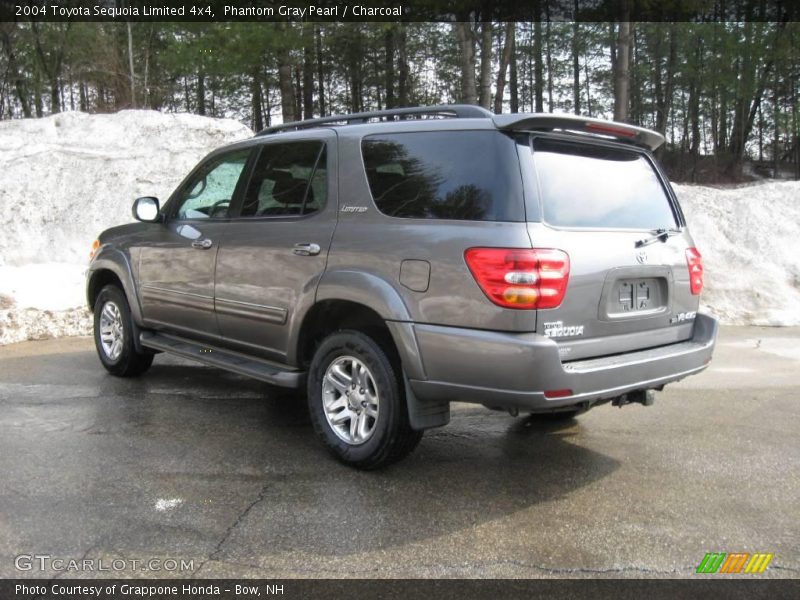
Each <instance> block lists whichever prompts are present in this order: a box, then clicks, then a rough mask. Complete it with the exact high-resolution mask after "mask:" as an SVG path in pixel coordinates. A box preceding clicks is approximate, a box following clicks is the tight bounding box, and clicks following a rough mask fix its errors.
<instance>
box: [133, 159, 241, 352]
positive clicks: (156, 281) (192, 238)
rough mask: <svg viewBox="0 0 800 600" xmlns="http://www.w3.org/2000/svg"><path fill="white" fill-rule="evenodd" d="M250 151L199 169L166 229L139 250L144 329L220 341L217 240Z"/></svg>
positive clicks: (212, 161)
mask: <svg viewBox="0 0 800 600" xmlns="http://www.w3.org/2000/svg"><path fill="white" fill-rule="evenodd" d="M249 154H250V149H244V150H236V151H233V152H230V153H226V154H222V155H217V156H215V157H214V158H212V159H210V160H209V161H207V162H206V163H204V164H203V165H200V167H198V169H196V171H195V173H193V174H192V175H191V176H190V177H189V179H187V181H186V182H185V183H184V184H183V185H182V186H181V188H180V189H179V190H178V192H177V193H176V194H177V195H176V197H175V198H174V199H173V200H172V201H171V202H170V203H169V205H168V206H167V207H165V210H166V211H167V221H166V224H165V225H158V226H157V229H156V228H154V230H153V233H152V235H151V236H149V237H148V239H147V242H146V243H145V244H143V245H142V246H141V247H140V249H139V282H140V285H139V294H140V300H141V305H142V313H143V316H144V322H145V325H146V326H148V327H152V328H155V329H167V330H174V331H176V332H178V333H182V334H184V335H189V336H191V337H200V338H211V339H213V338H217V337H219V329H218V327H217V322H216V318H215V316H214V268H215V263H216V259H217V253H218V252H219V241H220V239H221V237H222V236H223V234H224V232H225V229H226V227H227V226H228V217H229V210H230V208H231V203H232V202H233V201H234V199H235V197H236V194H237V193H238V192H239V190H238V187H237V186H238V185H239V180H240V179H241V175H242V173H243V171H244V167H245V163H246V162H247V158H248V156H249Z"/></svg>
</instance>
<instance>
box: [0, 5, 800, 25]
mask: <svg viewBox="0 0 800 600" xmlns="http://www.w3.org/2000/svg"><path fill="white" fill-rule="evenodd" d="M798 17H800V3H798V2H795V1H793V0H493V1H489V0H383V1H380V0H362V1H360V2H359V1H352V2H351V1H350V0H305V1H296V0H250V1H244V2H240V1H236V0H222V1H219V0H177V1H173V0H143V1H142V0H94V1H92V0H0V21H52V22H59V21H62V22H63V21H109V22H113V21H120V22H128V21H130V22H136V21H142V22H146V21H184V22H185V21H196V22H226V21H227V22H235V21H240V22H244V21H250V22H281V21H284V22H286V21H385V22H397V21H407V22H411V21H439V22H450V21H525V22H531V21H546V20H549V21H592V22H605V21H636V22H643V21H695V22H721V21H797V20H799V19H798Z"/></svg>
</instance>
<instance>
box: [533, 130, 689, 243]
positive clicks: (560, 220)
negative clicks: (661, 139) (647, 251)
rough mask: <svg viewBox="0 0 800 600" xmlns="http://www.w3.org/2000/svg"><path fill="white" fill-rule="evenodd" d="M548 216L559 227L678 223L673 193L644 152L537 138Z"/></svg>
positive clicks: (644, 226) (536, 155)
mask: <svg viewBox="0 0 800 600" xmlns="http://www.w3.org/2000/svg"><path fill="white" fill-rule="evenodd" d="M533 160H534V164H535V168H536V175H537V177H538V180H539V189H540V193H541V198H542V205H543V209H544V220H545V222H547V223H549V224H550V225H555V226H557V227H588V228H619V229H657V228H661V227H663V228H672V227H675V226H676V221H675V214H674V213H673V211H672V207H671V204H670V200H669V197H668V196H667V194H666V192H665V191H664V187H663V186H662V185H661V182H660V180H659V178H658V175H657V174H656V172H655V169H654V168H653V165H652V164H651V163H650V161H649V160H648V159H647V157H646V156H645V155H644V154H642V153H641V152H635V151H632V150H626V149H621V148H611V147H607V146H597V145H593V144H580V143H575V142H569V141H562V140H555V139H547V138H534V140H533Z"/></svg>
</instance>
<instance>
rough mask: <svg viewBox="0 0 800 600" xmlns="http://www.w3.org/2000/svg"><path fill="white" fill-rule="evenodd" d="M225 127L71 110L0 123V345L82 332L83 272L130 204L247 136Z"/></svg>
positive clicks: (146, 114) (163, 189)
mask: <svg viewBox="0 0 800 600" xmlns="http://www.w3.org/2000/svg"><path fill="white" fill-rule="evenodd" d="M252 135H253V134H252V131H250V130H249V129H248V128H247V127H245V126H243V125H241V124H240V123H238V122H236V121H233V120H228V119H210V118H206V117H199V116H196V115H188V114H164V113H159V112H156V111H133V110H128V111H122V112H119V113H116V114H113V115H87V114H84V113H77V112H70V113H62V114H58V115H54V116H51V117H46V118H44V119H24V120H16V121H4V122H0V207H2V209H3V215H4V216H5V218H4V222H3V228H2V235H0V344H4V343H10V342H15V341H20V340H25V339H40V338H43V337H52V336H60V335H77V334H86V333H88V332H89V331H90V329H91V322H90V318H89V316H88V315H87V314H86V311H85V310H84V309H83V304H84V300H83V286H84V282H83V271H84V270H85V269H86V263H87V260H88V253H89V247H90V245H91V243H92V240H94V239H95V238H96V237H97V234H99V233H100V232H101V231H102V230H104V229H106V228H108V227H111V226H113V225H120V224H123V223H128V222H131V221H132V220H133V219H132V217H131V205H132V204H133V200H134V199H135V198H136V197H138V196H157V197H159V198H161V200H162V202H163V201H165V200H166V199H167V197H168V196H169V194H170V193H171V192H172V190H173V189H174V188H175V187H176V186H177V184H178V183H180V181H181V179H182V178H183V177H184V176H185V175H186V174H187V173H188V172H189V171H190V170H191V169H192V167H194V166H195V165H196V164H197V162H198V161H199V160H200V159H201V158H202V157H203V156H204V155H206V154H207V153H208V152H210V151H211V150H213V149H215V148H219V147H220V146H222V145H225V144H227V143H230V142H234V141H237V140H241V139H246V138H248V137H250V136H252Z"/></svg>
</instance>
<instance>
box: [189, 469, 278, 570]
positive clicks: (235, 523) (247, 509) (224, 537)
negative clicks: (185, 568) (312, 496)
mask: <svg viewBox="0 0 800 600" xmlns="http://www.w3.org/2000/svg"><path fill="white" fill-rule="evenodd" d="M268 487H269V483H265V484H264V485H263V486H261V490H259V492H258V496H257V497H256V499H255V500H253V501H252V502H251V503H250V504H248V505H247V506H246V507H245V508H244V509H243V510H242V512H240V513H239V515H238V516H237V517H236V519H235V520H234V521H233V523H232V524H231V525H230V526H229V527H228V528H227V529H226V530H225V533H224V534H223V535H222V538H221V539H220V541H219V542H217V544H216V546H214V549H213V550H212V551H211V552H210V553H209V555H208V558H206V559H205V560H204V561H203V562H201V563H200V566H199V567H197V570H196V571H194V575H197V574H198V573H200V571H202V570H203V567H205V566H206V564H207V563H208V562H209V561H212V560H214V561H216V560H217V558H216V557H217V555H218V554H219V553H220V552H221V551H222V547H223V546H224V545H225V542H227V541H228V539H229V538H230V537H231V534H232V533H233V530H234V529H236V528H237V527H238V526H239V523H241V522H242V521H243V520H244V518H245V517H246V516H247V515H248V513H249V512H250V511H251V510H253V507H254V506H255V505H256V504H258V503H259V502H263V501H264V498H265V496H266V493H267V488H268ZM219 562H224V561H219Z"/></svg>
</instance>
